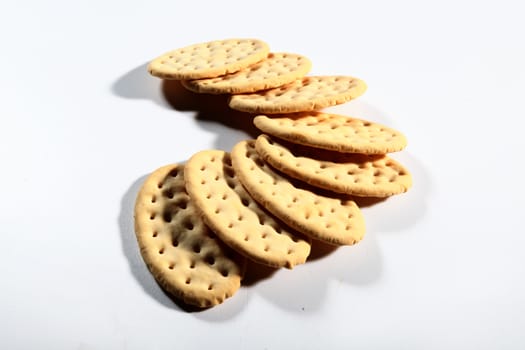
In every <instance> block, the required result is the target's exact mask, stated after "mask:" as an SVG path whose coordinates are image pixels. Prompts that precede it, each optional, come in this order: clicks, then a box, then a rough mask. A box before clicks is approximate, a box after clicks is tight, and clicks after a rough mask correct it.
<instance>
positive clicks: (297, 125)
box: [253, 111, 407, 154]
mask: <svg viewBox="0 0 525 350" xmlns="http://www.w3.org/2000/svg"><path fill="white" fill-rule="evenodd" d="M253 122H254V124H255V126H256V127H257V128H258V129H260V130H262V131H263V132H264V133H266V134H269V135H272V136H275V137H278V138H280V139H283V140H287V141H289V142H292V143H298V144H301V145H305V146H311V147H316V148H323V149H327V150H332V151H338V152H344V153H363V154H385V153H389V152H397V151H400V150H402V149H403V148H405V146H406V144H407V140H406V138H405V136H404V135H403V134H402V133H401V132H399V131H397V130H395V129H392V128H389V127H387V126H384V125H381V124H378V123H373V122H370V121H367V120H363V119H357V118H350V117H346V116H343V115H338V114H330V113H323V112H316V111H314V112H304V113H294V114H286V115H273V116H264V115H260V116H256V117H255V118H254V120H253Z"/></svg>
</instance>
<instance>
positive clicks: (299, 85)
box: [229, 76, 366, 114]
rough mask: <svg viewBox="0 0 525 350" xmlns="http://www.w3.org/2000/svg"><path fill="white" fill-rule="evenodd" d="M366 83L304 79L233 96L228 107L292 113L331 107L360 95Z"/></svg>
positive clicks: (329, 78)
mask: <svg viewBox="0 0 525 350" xmlns="http://www.w3.org/2000/svg"><path fill="white" fill-rule="evenodd" d="M365 90H366V84H365V83H364V82H363V81H362V80H360V79H357V78H354V77H349V76H306V77H303V78H301V79H297V80H295V81H294V82H291V83H289V84H287V85H284V86H281V87H277V88H273V89H269V90H264V91H259V92H256V93H251V94H240V95H233V96H232V97H231V99H230V102H229V105H230V107H231V108H233V109H236V110H239V111H243V112H250V113H268V114H275V113H292V112H303V111H314V110H318V109H322V108H325V107H329V106H335V105H338V104H342V103H345V102H348V101H350V100H353V99H355V98H357V97H359V96H361V95H362V94H363V93H364V92H365Z"/></svg>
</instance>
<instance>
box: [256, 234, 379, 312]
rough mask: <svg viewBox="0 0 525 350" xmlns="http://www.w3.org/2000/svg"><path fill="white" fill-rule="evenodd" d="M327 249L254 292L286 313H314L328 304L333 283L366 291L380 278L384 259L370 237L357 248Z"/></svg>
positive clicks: (282, 273) (262, 284) (261, 284)
mask: <svg viewBox="0 0 525 350" xmlns="http://www.w3.org/2000/svg"><path fill="white" fill-rule="evenodd" d="M326 248H327V247H323V248H321V253H320V256H319V257H318V258H317V259H315V258H314V259H312V260H309V261H308V262H307V263H306V264H303V265H299V266H297V267H295V268H294V269H293V271H290V270H285V269H281V270H279V271H278V272H277V273H276V274H275V275H274V276H272V278H271V279H269V280H267V281H263V282H262V283H259V284H258V285H257V286H255V287H254V288H253V289H254V292H256V293H257V294H259V295H261V296H262V297H263V298H265V299H266V300H268V301H269V302H271V303H273V304H275V305H276V306H278V307H279V308H281V309H283V310H286V311H289V312H294V313H314V312H316V311H318V310H319V309H321V308H322V306H323V304H324V303H325V302H326V294H327V291H328V288H329V286H330V285H333V284H334V282H335V283H337V284H345V285H350V286H352V287H360V288H366V287H368V286H370V285H373V284H374V283H376V282H377V281H379V279H380V278H381V274H382V258H381V254H380V251H379V247H378V244H377V241H376V239H375V237H374V236H373V235H367V236H366V237H365V239H364V240H363V241H361V242H360V243H358V244H357V245H354V246H344V247H338V248H336V249H328V250H325V251H324V252H323V249H326ZM323 254H324V255H323Z"/></svg>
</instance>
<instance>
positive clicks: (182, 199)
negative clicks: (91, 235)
mask: <svg viewBox="0 0 525 350" xmlns="http://www.w3.org/2000/svg"><path fill="white" fill-rule="evenodd" d="M134 217H135V232H136V236H137V241H138V244H139V246H140V252H141V254H142V257H143V259H144V261H145V262H146V264H147V266H148V268H149V270H150V271H151V273H152V274H153V276H154V277H155V279H156V280H157V282H158V283H159V284H160V285H161V286H162V287H163V288H164V290H166V291H167V292H168V293H169V294H171V295H173V296H174V297H176V298H179V299H181V300H183V301H184V302H185V303H187V304H190V305H194V306H198V307H209V306H214V305H217V304H220V303H222V302H223V301H224V300H225V299H226V298H228V297H230V296H232V295H233V294H234V293H235V292H236V291H237V290H238V289H239V287H240V283H241V278H242V274H243V272H244V269H245V261H246V260H245V259H244V258H243V257H241V256H239V255H238V254H237V253H235V252H234V251H232V249H230V248H229V247H228V246H226V245H225V244H223V243H222V242H221V241H220V240H218V239H217V237H216V236H215V234H214V233H213V232H212V231H211V230H210V229H209V228H208V227H207V226H205V225H204V223H203V222H202V220H200V218H199V216H198V215H197V214H196V211H195V206H194V205H193V203H192V202H191V200H190V198H189V196H188V194H187V193H186V191H185V187H184V172H183V166H181V165H167V166H164V167H161V168H159V169H157V170H156V171H154V172H153V173H152V174H151V175H149V177H148V178H147V179H146V181H145V182H144V184H143V185H142V188H141V189H140V191H139V193H138V196H137V199H136V202H135V215H134Z"/></svg>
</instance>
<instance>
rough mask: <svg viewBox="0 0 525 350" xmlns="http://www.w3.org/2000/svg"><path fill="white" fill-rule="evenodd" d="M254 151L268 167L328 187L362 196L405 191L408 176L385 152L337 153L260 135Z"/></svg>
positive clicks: (384, 195)
mask: <svg viewBox="0 0 525 350" xmlns="http://www.w3.org/2000/svg"><path fill="white" fill-rule="evenodd" d="M255 147H256V150H257V153H259V155H260V156H261V158H263V159H264V161H265V162H267V163H269V164H270V165H271V166H272V167H274V168H276V169H278V170H279V171H281V172H283V173H285V174H286V175H288V176H291V177H293V178H295V179H298V180H301V181H304V182H306V183H308V184H310V185H312V186H316V187H319V188H323V189H326V190H329V191H333V192H338V193H345V194H350V195H354V196H363V197H388V196H392V195H394V194H399V193H403V192H406V191H407V190H408V189H409V188H410V187H411V186H412V176H411V175H410V173H409V172H408V170H407V169H406V168H405V167H404V166H403V165H401V164H400V163H399V162H397V161H395V160H394V159H392V158H390V157H388V156H386V155H368V154H357V153H340V152H333V151H327V150H323V149H320V148H312V147H306V146H300V145H296V144H292V143H284V142H282V141H278V140H274V139H272V138H271V137H269V136H268V135H260V136H259V137H258V138H257V140H256V143H255Z"/></svg>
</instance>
